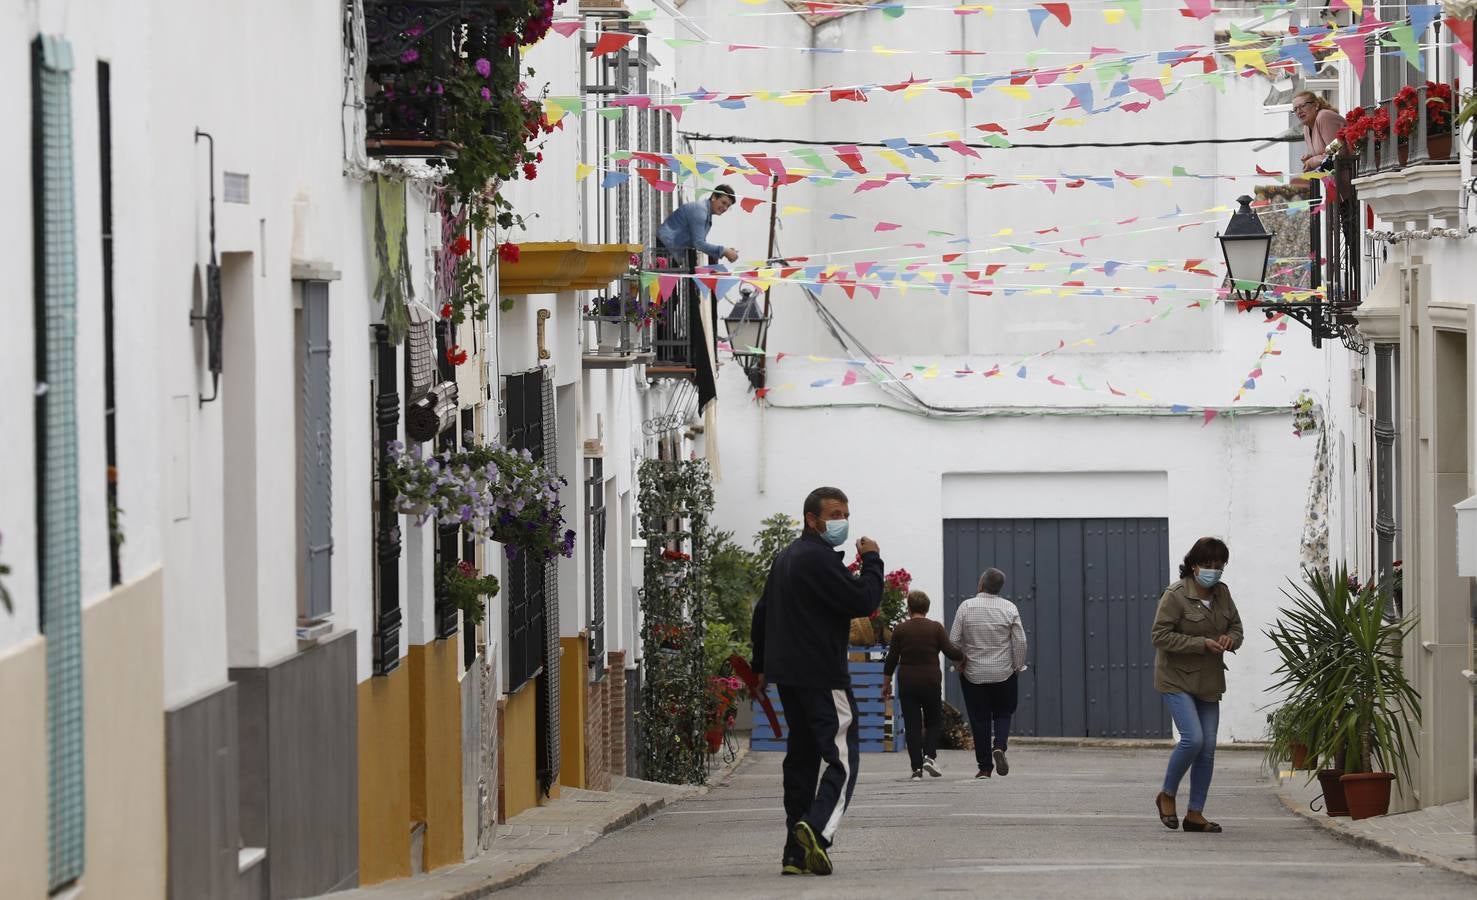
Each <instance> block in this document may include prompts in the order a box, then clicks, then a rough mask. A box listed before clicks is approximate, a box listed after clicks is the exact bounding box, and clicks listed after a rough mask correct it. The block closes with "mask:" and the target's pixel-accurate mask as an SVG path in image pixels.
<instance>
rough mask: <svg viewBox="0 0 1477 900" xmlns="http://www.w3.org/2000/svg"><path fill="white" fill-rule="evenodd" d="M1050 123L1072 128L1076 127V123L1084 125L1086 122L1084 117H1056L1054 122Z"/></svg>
mask: <svg viewBox="0 0 1477 900" xmlns="http://www.w3.org/2000/svg"><path fill="white" fill-rule="evenodd" d="M1051 124H1053V125H1057V126H1060V127H1063V128H1073V127H1076V126H1078V125H1086V124H1087V120H1086V119H1057V120H1056V121H1055V122H1052V123H1051Z"/></svg>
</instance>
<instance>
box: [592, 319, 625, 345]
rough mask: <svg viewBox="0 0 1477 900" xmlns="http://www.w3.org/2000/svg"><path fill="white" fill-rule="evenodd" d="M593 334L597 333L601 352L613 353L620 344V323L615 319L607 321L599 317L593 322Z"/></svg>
mask: <svg viewBox="0 0 1477 900" xmlns="http://www.w3.org/2000/svg"><path fill="white" fill-rule="evenodd" d="M595 334H596V335H597V338H598V342H599V348H600V352H601V353H614V352H615V351H616V350H617V349H619V348H620V345H621V323H620V320H619V319H617V320H615V321H609V320H607V319H600V320H598V321H597V322H596V323H595Z"/></svg>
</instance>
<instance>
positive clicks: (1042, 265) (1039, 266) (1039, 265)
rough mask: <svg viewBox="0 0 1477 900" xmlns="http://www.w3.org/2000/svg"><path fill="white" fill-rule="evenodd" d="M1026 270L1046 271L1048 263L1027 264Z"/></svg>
mask: <svg viewBox="0 0 1477 900" xmlns="http://www.w3.org/2000/svg"><path fill="white" fill-rule="evenodd" d="M1026 271H1027V272H1045V271H1046V263H1031V264H1030V265H1028V266H1026Z"/></svg>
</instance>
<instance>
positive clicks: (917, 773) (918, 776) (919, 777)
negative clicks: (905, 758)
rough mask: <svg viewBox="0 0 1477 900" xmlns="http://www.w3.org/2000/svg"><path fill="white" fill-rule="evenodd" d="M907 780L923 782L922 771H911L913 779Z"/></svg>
mask: <svg viewBox="0 0 1477 900" xmlns="http://www.w3.org/2000/svg"><path fill="white" fill-rule="evenodd" d="M908 780H909V781H922V780H923V770H922V769H914V770H913V777H912V778H909V779H908Z"/></svg>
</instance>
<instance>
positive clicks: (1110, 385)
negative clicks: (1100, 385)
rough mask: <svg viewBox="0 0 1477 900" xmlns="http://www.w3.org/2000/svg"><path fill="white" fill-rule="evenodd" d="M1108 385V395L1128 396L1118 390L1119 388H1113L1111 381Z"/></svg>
mask: <svg viewBox="0 0 1477 900" xmlns="http://www.w3.org/2000/svg"><path fill="white" fill-rule="evenodd" d="M1107 385H1108V393H1110V394H1112V395H1113V396H1114V397H1127V396H1128V395H1127V394H1125V393H1124V392H1122V391H1120V390H1118V389H1117V388H1115V387H1113V383H1112V382H1111V381H1110V382H1107Z"/></svg>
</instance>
